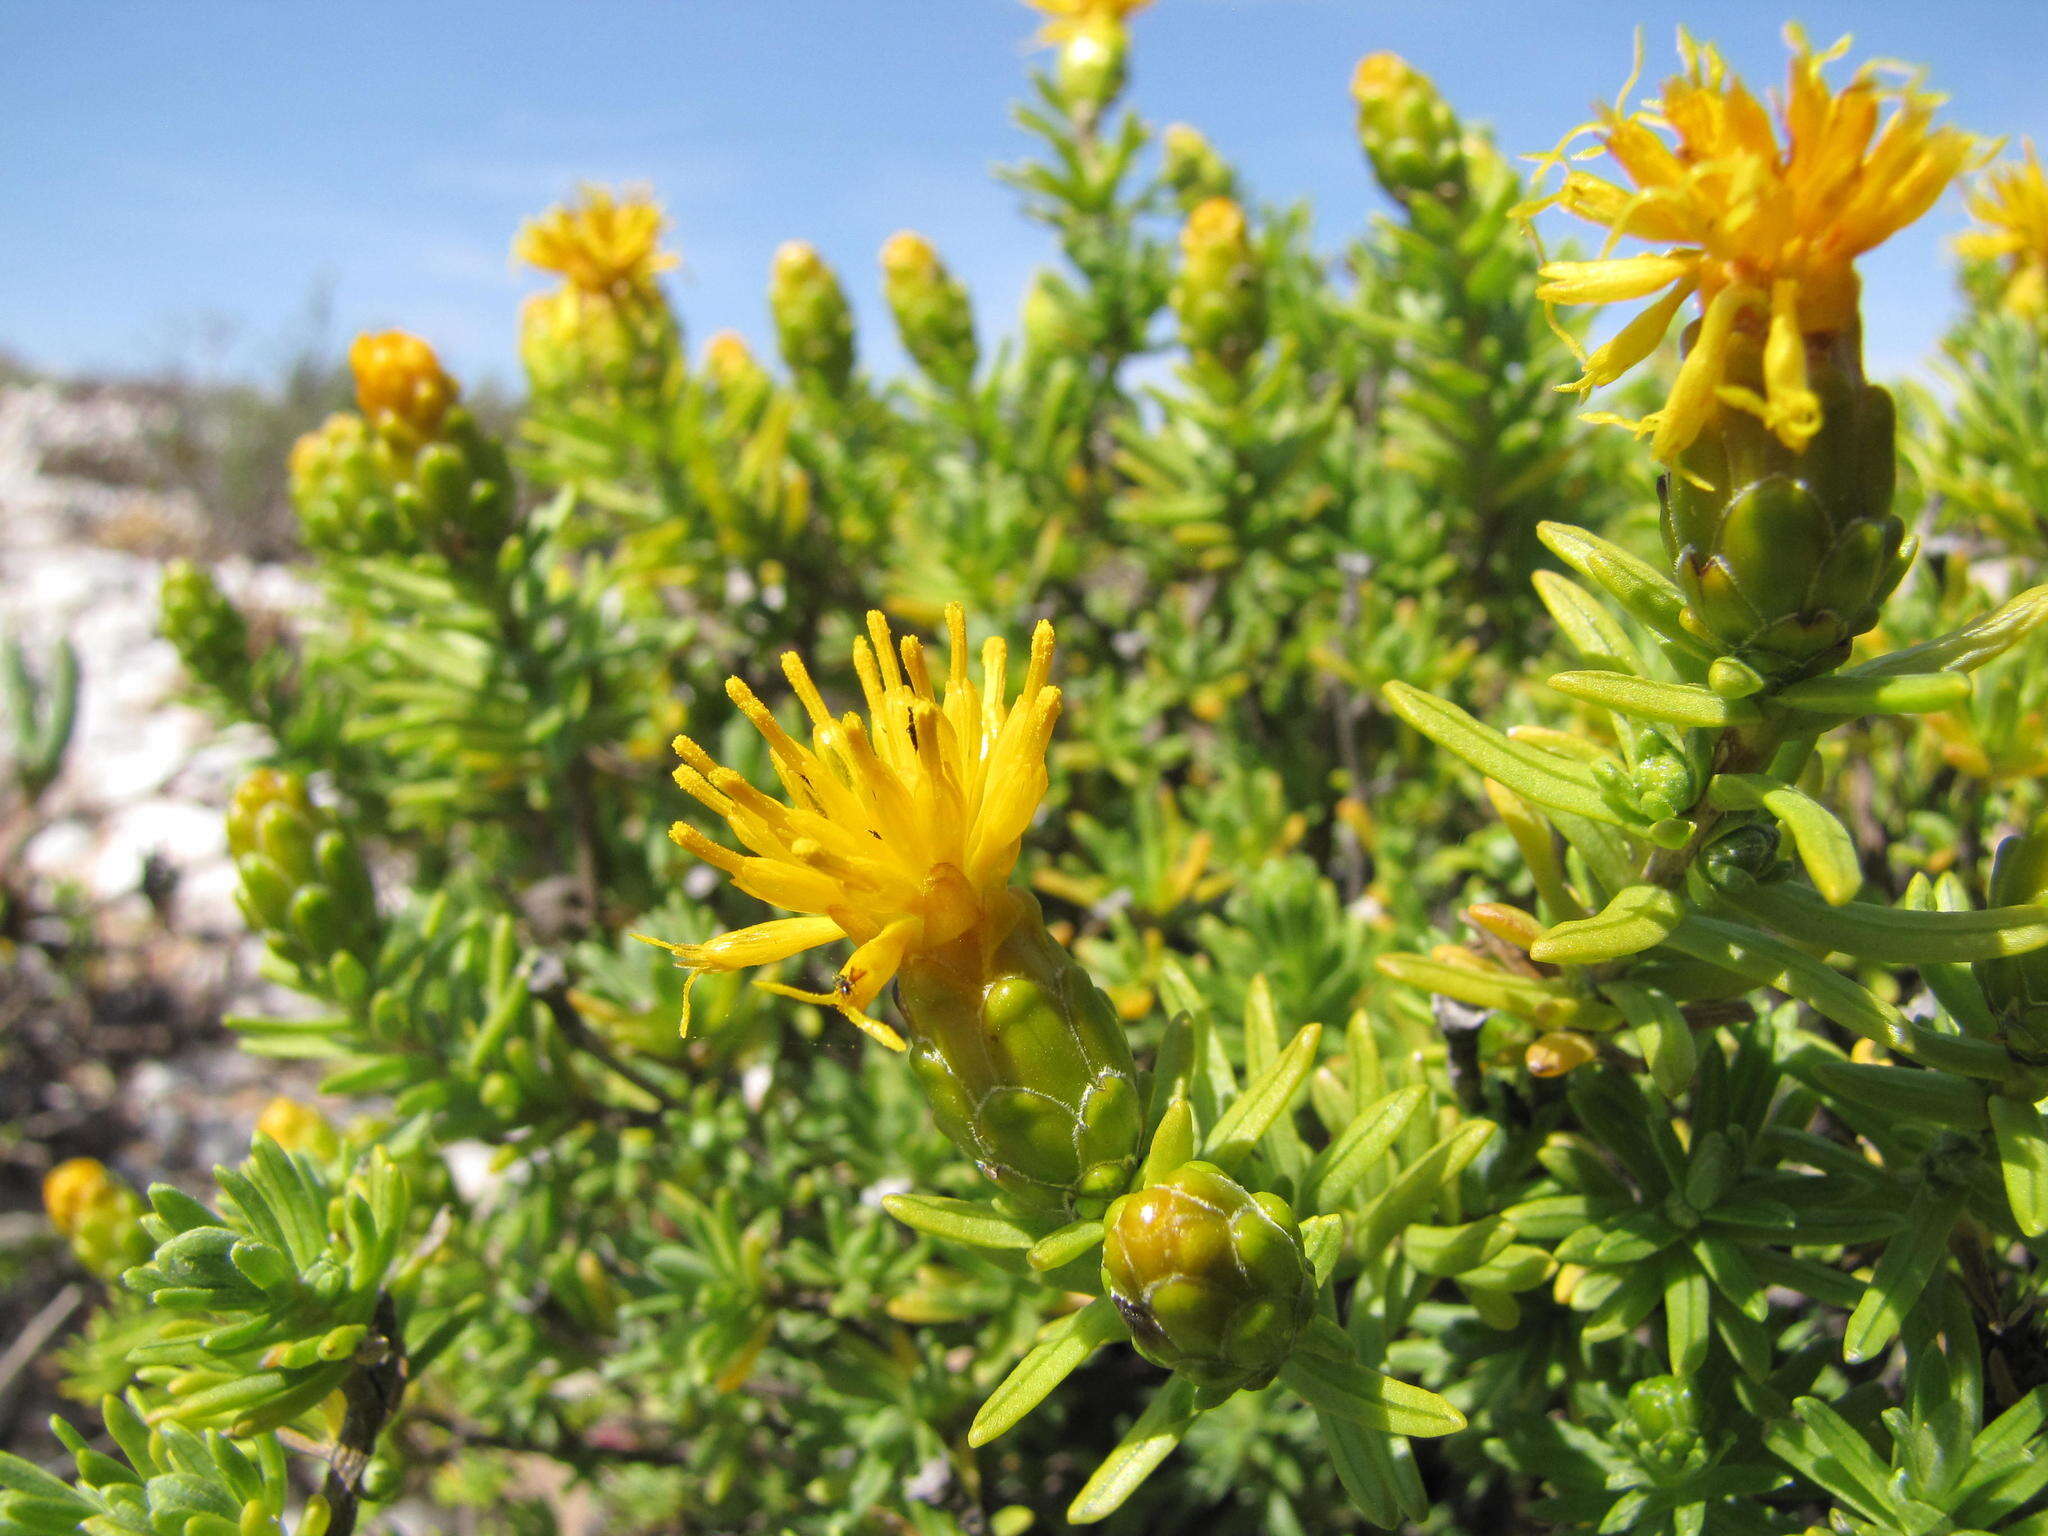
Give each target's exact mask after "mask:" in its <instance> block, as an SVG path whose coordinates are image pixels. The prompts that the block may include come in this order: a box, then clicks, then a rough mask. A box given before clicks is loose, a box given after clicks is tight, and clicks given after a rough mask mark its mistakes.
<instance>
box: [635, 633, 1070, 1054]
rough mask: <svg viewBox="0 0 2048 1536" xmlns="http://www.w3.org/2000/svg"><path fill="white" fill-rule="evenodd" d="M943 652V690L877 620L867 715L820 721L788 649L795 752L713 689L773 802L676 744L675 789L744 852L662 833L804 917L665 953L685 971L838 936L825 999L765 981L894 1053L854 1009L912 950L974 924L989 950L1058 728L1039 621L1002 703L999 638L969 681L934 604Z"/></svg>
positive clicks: (740, 689) (921, 659)
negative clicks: (844, 943) (772, 780)
mask: <svg viewBox="0 0 2048 1536" xmlns="http://www.w3.org/2000/svg"><path fill="white" fill-rule="evenodd" d="M946 630H947V638H948V641H949V646H950V655H949V665H948V668H947V672H946V678H945V684H944V691H943V696H941V694H940V692H939V691H938V690H936V689H935V688H934V685H933V680H932V674H931V668H930V666H929V664H928V662H927V660H926V657H925V651H924V646H923V645H922V643H921V642H920V641H918V639H917V638H916V637H915V636H910V635H906V636H904V637H903V638H902V639H901V640H900V641H899V640H897V639H895V638H894V637H893V636H892V635H891V634H890V632H889V625H888V621H887V620H886V619H884V618H883V617H882V615H881V614H880V613H870V614H869V615H868V633H867V637H866V638H863V639H859V640H856V641H855V642H854V646H853V664H854V670H855V672H856V673H857V674H858V675H859V677H860V683H861V691H862V692H863V693H864V694H865V695H866V698H867V706H868V714H867V718H866V719H865V720H863V719H862V717H861V716H860V715H859V714H856V713H852V712H849V713H847V714H845V715H843V716H838V717H835V716H834V715H833V714H832V713H831V711H830V710H829V709H827V708H826V706H825V701H824V699H823V697H822V696H821V695H820V694H819V692H818V688H817V685H816V684H815V683H814V682H812V680H811V675H810V672H809V670H808V669H807V668H806V667H805V666H804V663H803V660H802V659H801V658H800V657H799V656H797V655H796V654H795V653H794V652H789V653H786V654H785V655H784V656H783V658H782V670H783V672H784V674H785V675H786V676H787V677H788V679H789V682H790V686H791V687H792V688H793V689H794V690H795V692H796V695H797V698H798V699H799V700H800V701H801V702H802V704H803V707H804V710H805V712H806V713H807V714H808V715H809V717H810V722H811V732H810V736H811V744H810V745H809V746H806V745H804V744H803V743H802V742H800V741H798V740H797V739H796V738H795V737H794V736H792V735H790V734H789V733H788V732H787V731H785V730H784V729H783V728H782V726H781V725H780V724H778V723H777V721H776V719H775V717H774V716H773V715H772V714H770V713H769V712H768V707H767V706H766V705H765V704H763V703H762V702H761V701H760V699H758V698H757V697H756V696H755V695H754V692H753V690H752V689H750V688H748V687H747V685H746V684H745V683H743V682H741V681H740V680H739V679H738V678H732V679H730V680H728V682H727V683H726V693H727V694H728V695H729V696H730V697H731V699H732V701H733V702H734V703H735V704H737V705H738V706H739V708H740V710H741V712H742V713H744V714H745V715H746V717H747V718H748V719H749V720H750V721H752V722H753V724H754V726H755V728H756V729H757V730H759V731H760V732H761V734H762V735H763V736H764V737H765V738H767V742H768V750H769V754H770V757H771V759H772V760H773V762H774V765H775V772H776V776H777V777H778V778H780V779H781V780H782V786H783V790H784V792H785V793H786V795H787V797H788V798H787V800H786V801H783V800H777V799H775V798H774V797H772V796H770V795H766V794H763V793H762V792H761V791H760V790H758V789H756V788H754V786H753V785H751V784H749V783H747V781H746V780H745V779H743V778H741V777H740V776H739V774H737V773H735V772H733V771H732V770H731V769H730V768H724V767H721V766H720V765H719V764H717V763H716V762H714V761H713V760H712V759H711V757H710V755H709V754H708V753H706V752H705V751H704V749H703V748H702V747H700V746H698V745H697V743H696V742H694V741H692V740H690V738H689V737H687V736H678V737H677V738H676V743H675V745H676V752H677V754H678V755H679V756H680V757H681V758H682V759H683V766H682V767H680V768H678V769H677V770H676V782H677V783H678V784H680V785H681V786H682V787H683V788H684V789H685V790H687V791H688V792H689V793H690V794H691V795H693V796H695V797H696V798H697V799H698V800H700V801H701V802H703V804H705V805H706V806H708V807H710V809H712V810H713V811H716V812H717V813H718V814H719V815H720V816H722V817H723V818H724V819H725V821H726V823H727V825H729V826H730V827H731V828H732V830H733V834H734V835H735V836H736V837H737V838H738V839H739V840H740V842H741V843H742V844H743V845H744V847H745V852H735V851H734V850H732V849H730V848H727V847H725V846H723V845H722V844H719V843H715V842H713V841H712V840H711V839H710V838H708V837H706V836H705V835H704V834H703V833H702V832H700V831H698V830H697V829H696V828H695V827H693V826H690V825H689V824H688V823H686V822H677V823H676V824H675V826H674V827H673V828H672V829H671V833H670V835H671V836H673V837H674V839H675V840H676V841H677V842H678V843H680V844H681V845H682V846H683V847H685V848H687V849H688V850H689V851H690V852H691V853H694V854H695V855H697V857H699V858H701V859H703V860H704V861H705V862H706V863H709V864H715V865H716V866H718V867H719V868H720V869H723V870H724V871H725V872H726V873H727V874H729V875H730V876H731V877H732V880H733V884H735V885H737V886H738V887H739V888H740V889H741V890H743V891H745V892H747V894H749V895H750V896H757V897H759V898H760V899H761V900H763V901H765V902H768V903H770V904H771V905H773V906H778V907H784V908H787V909H788V910H790V911H792V912H798V913H802V914H805V915H803V916H800V917H786V918H776V919H774V920H772V921H769V922H765V923H757V924H755V925H754V926H752V927H749V928H741V929H737V930H735V931H733V932H731V933H724V934H720V935H718V936H717V937H716V938H713V939H710V940H708V941H707V942H705V943H702V944H677V945H669V946H666V947H668V948H669V949H671V950H672V951H673V952H674V953H675V955H676V956H677V957H678V958H679V959H680V960H681V961H682V963H683V964H684V965H685V966H687V967H689V968H690V969H691V970H692V971H695V972H703V971H735V970H743V969H746V968H748V967H750V966H756V965H767V964H769V963H770V962H772V961H776V960H782V959H786V958H787V957H789V956H791V955H795V954H799V953H801V952H803V951H804V950H808V949H815V948H817V947H819V946H820V945H824V944H831V943H835V942H837V941H838V940H841V939H849V940H851V941H852V942H853V943H854V945H855V946H856V947H855V949H854V952H853V954H852V956H851V957H850V958H849V959H848V960H847V961H846V963H845V964H844V965H842V966H841V967H840V968H839V974H838V978H837V980H836V983H835V985H834V988H833V990H832V992H830V993H828V994H817V993H809V992H800V991H795V990H793V989H790V988H784V987H776V988H773V989H772V990H775V991H779V992H782V993H784V994H785V995H787V996H792V997H797V998H800V999H802V1000H804V1001H806V1002H816V1003H823V1004H829V1005H831V1006H834V1007H836V1008H838V1009H839V1010H840V1011H841V1012H842V1013H844V1014H845V1015H846V1016H847V1017H848V1018H849V1019H850V1020H852V1021H853V1022H854V1023H855V1024H857V1025H858V1026H860V1027H861V1028H862V1029H864V1030H865V1031H867V1032H868V1033H869V1034H870V1035H873V1036H874V1037H875V1038H876V1039H878V1040H881V1041H882V1042H883V1043H884V1044H887V1045H890V1046H892V1047H894V1048H897V1049H901V1047H902V1041H901V1039H900V1038H899V1037H898V1036H897V1034H896V1032H895V1031H894V1030H892V1029H890V1028H889V1027H888V1026H887V1025H884V1024H880V1023H877V1022H876V1021H875V1020H874V1019H872V1018H870V1017H869V1016H868V1014H867V1011H866V1010H867V1008H868V1005H869V1004H870V1003H872V1002H873V1001H874V1000H875V998H876V997H877V996H879V995H880V993H881V991H882V989H883V988H884V987H886V986H887V985H888V984H889V982H890V980H891V979H892V978H893V977H894V976H895V974H896V972H897V970H898V969H899V968H900V967H901V966H902V964H903V962H904V960H905V959H906V958H907V957H909V956H912V955H916V954H919V953H924V952H927V951H930V950H934V949H937V948H939V947H940V946H942V945H946V944H950V943H952V942H953V941H954V940H956V939H959V938H962V937H963V936H965V935H967V934H968V933H970V932H973V931H975V930H977V929H979V930H981V931H982V932H983V933H984V935H985V937H986V938H987V939H988V942H989V943H990V944H991V945H993V944H994V943H996V942H999V941H1000V939H1001V938H1002V935H1003V931H1004V930H1006V928H1007V926H1008V925H1009V923H1010V922H1011V921H1013V920H1014V915H1015V908H1014V901H1013V900H1012V899H1011V898H1010V897H1009V895H1008V892H1007V890H1006V886H1007V883H1008V880H1009V877H1010V871H1011V869H1012V868H1013V867H1014V866H1015V864H1016V862H1017V851H1018V847H1019V844H1020V843H1021V841H1022V839H1023V836H1024V831H1025V828H1026V827H1028V826H1029V825H1030V822H1031V818H1032V815H1033V814H1034V813H1035V812H1036V810H1037V809H1038V802H1039V800H1040V799H1041V798H1042V797H1043V796H1044V794H1045V787H1046V772H1045V749H1046V743H1047V741H1048V740H1049V738H1050V737H1051V735H1052V727H1053V722H1054V721H1055V720H1056V719H1057V718H1058V716H1059V710H1060V691H1059V689H1057V688H1055V687H1053V686H1051V685H1050V683H1049V682H1048V681H1047V678H1048V675H1049V674H1050V672H1051V669H1052V650H1053V635H1052V626H1051V625H1050V624H1046V623H1042V622H1041V623H1040V624H1039V626H1038V629H1037V631H1036V633H1034V634H1033V635H1032V637H1031V657H1030V661H1029V664H1028V665H1027V667H1026V669H1025V674H1024V681H1023V686H1022V687H1021V688H1020V689H1019V690H1018V693H1017V697H1016V699H1015V700H1014V701H1012V702H1006V699H1007V695H1008V691H1009V684H1008V676H1009V652H1008V648H1007V647H1006V646H1005V645H1004V643H1003V642H1002V641H1001V640H1000V639H994V638H991V639H989V640H987V641H985V642H983V644H982V648H981V681H980V683H979V684H978V685H977V684H976V682H975V681H974V680H973V678H972V676H971V675H970V673H969V668H968V649H967V620H966V617H965V615H964V614H963V612H962V610H961V608H960V605H959V604H957V603H954V604H950V605H948V607H947V609H946Z"/></svg>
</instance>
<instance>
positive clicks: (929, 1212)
mask: <svg viewBox="0 0 2048 1536" xmlns="http://www.w3.org/2000/svg"><path fill="white" fill-rule="evenodd" d="M882 1209H883V1210H885V1211H887V1212H888V1213H889V1214H890V1215H891V1216H894V1217H895V1218H896V1219H897V1220H898V1221H900V1222H902V1223H903V1225H905V1226H906V1227H910V1228H912V1229H914V1230H916V1231H919V1232H924V1233H928V1234H930V1235H931V1236H933V1237H942V1238H945V1239H946V1240H947V1241H948V1242H954V1243H965V1244H967V1245H968V1246H969V1247H970V1248H1009V1249H1015V1250H1018V1251H1022V1250H1025V1249H1028V1248H1030V1247H1032V1246H1033V1245H1034V1244H1035V1243H1036V1242H1037V1241H1038V1239H1037V1238H1035V1237H1034V1236H1032V1235H1031V1233H1030V1232H1029V1231H1027V1230H1026V1229H1025V1228H1023V1227H1020V1226H1018V1225H1017V1223H1016V1222H1014V1221H1012V1220H1010V1218H1009V1217H1007V1216H1004V1215H1002V1214H1000V1213H999V1212H998V1211H997V1210H996V1209H995V1208H994V1207H993V1206H988V1205H982V1204H979V1203H977V1202H975V1201H972V1200H954V1199H951V1198H950V1197H948V1196H945V1195H884V1196H883V1197H882Z"/></svg>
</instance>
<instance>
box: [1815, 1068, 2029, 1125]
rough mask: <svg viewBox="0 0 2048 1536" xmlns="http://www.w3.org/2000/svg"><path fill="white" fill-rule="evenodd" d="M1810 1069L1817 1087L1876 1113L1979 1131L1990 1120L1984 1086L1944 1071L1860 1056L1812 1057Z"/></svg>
mask: <svg viewBox="0 0 2048 1536" xmlns="http://www.w3.org/2000/svg"><path fill="white" fill-rule="evenodd" d="M1811 1070H1812V1072H1813V1075H1814V1077H1815V1078H1816V1079H1818V1080H1819V1082H1820V1083H1821V1085H1822V1086H1824V1087H1827V1088H1832V1089H1833V1090H1834V1091H1835V1092H1837V1093H1839V1094H1841V1095H1842V1097H1844V1098H1845V1099H1849V1100H1852V1101H1853V1102H1855V1103H1857V1104H1861V1105H1863V1106H1864V1107H1865V1108H1867V1109H1873V1110H1876V1111H1877V1112H1878V1113H1879V1114H1883V1115H1890V1116H1895V1117H1905V1118H1906V1119H1908V1120H1921V1121H1931V1122H1932V1123H1934V1124H1936V1125H1946V1126H1952V1127H1954V1128H1955V1129H1956V1130H1959V1131H1981V1130H1983V1129H1984V1128H1985V1126H1987V1125H1988V1124H1990V1114H1989V1112H1988V1111H1987V1110H1986V1108H1985V1104H1984V1101H1985V1093H1984V1090H1983V1089H1982V1088H1980V1087H1978V1086H1977V1085H1976V1084H1975V1083H1973V1082H1970V1081H1968V1080H1967V1079H1965V1078H1960V1077H1954V1076H1951V1075H1950V1074H1949V1073H1947V1072H1931V1071H1929V1070H1928V1069H1927V1068H1925V1067H1895V1066H1890V1065H1885V1064H1880V1063H1877V1062H1862V1061H1817V1062H1815V1063H1814V1064H1813V1066H1812V1069H1811Z"/></svg>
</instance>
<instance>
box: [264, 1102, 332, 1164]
mask: <svg viewBox="0 0 2048 1536" xmlns="http://www.w3.org/2000/svg"><path fill="white" fill-rule="evenodd" d="M256 1129H257V1131H258V1132H260V1133H261V1134H263V1135H265V1136H268V1137H269V1138H270V1139H271V1140H272V1141H274V1142H276V1143H277V1144H278V1145H279V1146H280V1147H282V1148H284V1150H285V1151H287V1152H303V1153H305V1155H306V1156H308V1157H310V1158H312V1159H313V1160H314V1161H315V1162H321V1163H324V1162H331V1161H333V1159H334V1156H335V1154H336V1153H338V1152H340V1151H341V1136H340V1134H339V1133H338V1132H337V1131H336V1130H335V1129H334V1126H333V1123H332V1122H330V1121H329V1120H328V1118H327V1117H326V1116H325V1115H323V1114H321V1113H320V1111H319V1110H317V1109H315V1108H314V1107H313V1106H312V1105H310V1104H301V1103H300V1102H299V1101H298V1100H297V1099H291V1098H286V1097H284V1096H283V1095H279V1096H278V1097H277V1098H274V1099H272V1100H271V1101H270V1102H269V1104H267V1105H265V1106H264V1109H263V1113H262V1114H261V1115H259V1116H257V1117H256Z"/></svg>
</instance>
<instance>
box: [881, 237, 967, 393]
mask: <svg viewBox="0 0 2048 1536" xmlns="http://www.w3.org/2000/svg"><path fill="white" fill-rule="evenodd" d="M882 293H883V296H884V297H886V298H887V299H888V301H889V310H890V313H892V314H893V315H895V317H896V329H897V332H898V334H900V335H901V336H902V338H903V350H904V351H906V352H908V353H909V354H910V355H911V357H912V359H914V360H915V361H916V363H917V366H918V367H920V368H922V369H923V370H924V371H925V372H926V373H927V374H929V375H930V376H931V377H932V378H934V379H936V380H938V381H939V382H940V383H942V384H952V385H959V384H964V383H966V382H967V381H968V380H969V379H971V378H972V377H973V375H974V365H975V362H976V360H977V356H978V354H977V351H976V348H975V343H974V310H973V306H972V305H971V304H970V303H969V301H968V298H967V290H966V288H965V287H963V286H962V285H961V282H960V280H959V279H958V278H957V277H955V276H954V275H953V274H952V273H951V272H949V271H947V270H946V264H945V263H944V262H942V261H940V260H939V253H938V252H937V251H935V250H933V249H932V245H931V242H930V241H929V240H927V239H925V237H924V236H923V235H920V234H918V233H916V232H915V231H914V230H908V229H904V230H898V231H897V232H896V233H895V234H893V235H891V236H890V237H889V239H888V241H887V243H886V244H884V245H883V247H882Z"/></svg>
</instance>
